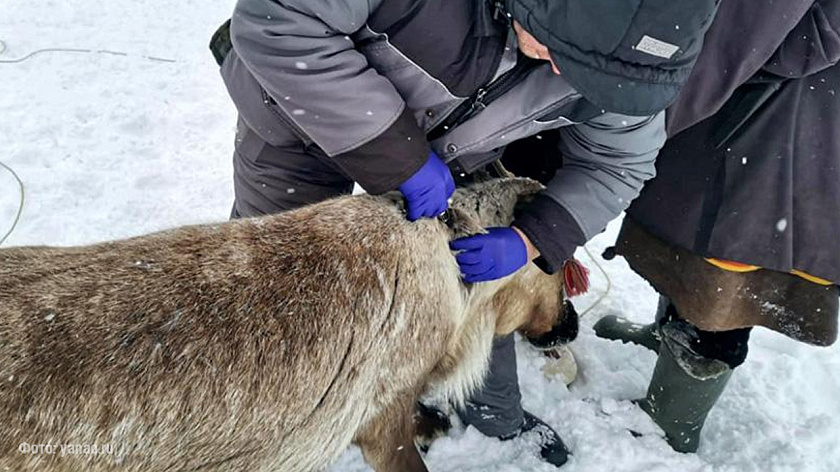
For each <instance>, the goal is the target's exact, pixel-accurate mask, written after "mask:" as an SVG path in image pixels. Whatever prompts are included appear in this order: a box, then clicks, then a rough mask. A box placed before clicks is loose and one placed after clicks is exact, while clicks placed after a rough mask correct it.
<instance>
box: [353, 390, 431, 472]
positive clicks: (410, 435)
mask: <svg viewBox="0 0 840 472" xmlns="http://www.w3.org/2000/svg"><path fill="white" fill-rule="evenodd" d="M414 410H415V400H414V397H409V398H405V399H399V400H397V401H396V402H395V403H394V404H392V405H390V406H389V407H387V408H386V409H384V410H383V411H382V412H381V413H380V415H379V416H378V417H377V418H375V419H374V420H372V421H371V422H370V423H369V424H368V425H367V426H365V428H364V429H362V431H361V432H360V433H359V434H358V435H357V436H356V443H357V444H358V445H359V447H360V448H361V449H362V454H364V456H365V460H366V461H367V463H368V464H370V466H371V467H373V470H375V471H376V472H428V469H427V468H426V464H424V463H423V459H422V458H421V457H420V453H419V452H417V448H416V447H415V445H414V428H415V425H414Z"/></svg>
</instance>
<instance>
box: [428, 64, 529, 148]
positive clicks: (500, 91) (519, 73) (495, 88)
mask: <svg viewBox="0 0 840 472" xmlns="http://www.w3.org/2000/svg"><path fill="white" fill-rule="evenodd" d="M540 65H542V61H538V60H536V59H531V58H529V57H526V56H524V55H521V54H520V56H519V59H518V60H517V62H516V65H515V66H514V67H513V69H511V70H509V71H507V72H505V73H504V74H502V76H501V77H499V78H498V79H496V80H495V81H493V82H492V83H491V84H490V85H487V86H486V87H480V88H479V89H478V90H476V91H475V92H474V93H473V94H472V95H471V96H470V98H468V99H466V100H464V101H463V102H462V103H461V104H460V105H458V107H457V108H455V110H453V111H452V113H450V114H449V116H447V117H446V119H445V120H443V121H442V122H441V123H440V124H438V125H437V126H435V127H434V128H432V130H431V131H429V133H428V134H427V135H426V139H428V140H429V141H434V140H436V139H438V138H440V137H441V136H443V135H445V134H446V133H447V132H448V131H449V130H450V129H452V128H454V127H456V126H458V125H460V124H462V123H464V122H465V121H467V120H469V119H470V118H472V117H473V116H475V115H476V113H478V112H480V111H481V110H483V109H485V108H487V107H488V106H489V105H490V104H491V103H493V102H494V101H495V100H496V99H498V98H499V97H501V96H502V95H504V94H506V93H507V92H509V91H510V90H511V89H512V88H514V87H515V86H516V85H517V84H519V82H521V81H522V80H523V79H524V78H525V77H526V76H527V75H528V74H530V73H531V71H533V70H534V69H536V68H537V67H539V66H540Z"/></svg>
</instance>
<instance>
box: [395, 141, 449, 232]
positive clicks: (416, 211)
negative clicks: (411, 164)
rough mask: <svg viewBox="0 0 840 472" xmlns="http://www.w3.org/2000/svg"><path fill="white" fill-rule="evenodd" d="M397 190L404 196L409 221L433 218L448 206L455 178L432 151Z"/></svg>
mask: <svg viewBox="0 0 840 472" xmlns="http://www.w3.org/2000/svg"><path fill="white" fill-rule="evenodd" d="M399 190H400V192H402V194H403V196H404V197H405V200H406V204H407V206H408V219H409V220H410V221H417V220H419V219H420V218H434V217H436V216H438V215H440V214H441V213H443V212H445V211H446V209H447V207H448V206H449V197H451V196H452V193H453V192H454V191H455V180H454V179H453V178H452V173H451V172H450V171H449V167H447V165H446V164H444V162H443V161H442V160H440V158H439V157H438V156H437V154H435V153H434V151H432V152H430V153H429V159H428V160H427V161H426V163H425V164H423V167H421V168H420V170H418V171H417V172H415V173H414V175H412V176H411V177H409V178H408V180H406V181H405V182H403V183H402V185H400V187H399Z"/></svg>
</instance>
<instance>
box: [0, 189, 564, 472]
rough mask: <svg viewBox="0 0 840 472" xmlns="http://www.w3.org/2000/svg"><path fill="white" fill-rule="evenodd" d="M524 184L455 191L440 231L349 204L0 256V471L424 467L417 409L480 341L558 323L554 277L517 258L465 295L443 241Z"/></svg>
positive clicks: (478, 376)
mask: <svg viewBox="0 0 840 472" xmlns="http://www.w3.org/2000/svg"><path fill="white" fill-rule="evenodd" d="M540 189H541V186H540V185H539V184H538V183H536V182H533V181H530V180H527V179H511V178H506V179H498V180H493V181H489V182H483V183H479V184H475V185H473V186H471V187H468V188H465V189H459V190H458V191H457V192H456V193H455V195H454V196H453V198H452V204H451V209H450V214H451V224H449V225H447V224H445V223H444V222H441V221H439V220H437V219H427V220H423V221H418V222H414V223H412V222H408V221H407V220H406V218H405V216H404V214H403V211H404V210H403V209H402V206H401V201H400V199H399V198H397V197H395V196H394V195H386V196H366V195H363V196H351V197H342V198H337V199H333V200H329V201H325V202H322V203H318V204H315V205H311V206H307V207H304V208H301V209H298V210H294V211H289V212H286V213H282V214H278V215H273V216H265V217H259V218H251V219H244V220H237V221H231V222H227V223H223V224H214V225H202V226H191V227H182V228H177V229H174V230H170V231H166V232H162V233H157V234H151V235H146V236H140V237H136V238H132V239H127V240H122V241H116V242H108V243H102V244H96V245H92V246H86V247H74V248H52V247H23V248H11V249H3V250H0V470H12V471H36V470H37V471H81V470H84V471H91V472H98V471H113V470H119V471H138V472H139V471H143V472H147V471H175V470H179V471H188V470H189V471H198V470H201V471H237V470H242V471H282V472H295V471H306V472H309V471H314V470H321V469H323V468H325V467H327V466H328V465H329V464H330V463H331V462H333V461H334V460H335V459H336V458H337V457H338V456H339V455H340V454H341V453H342V452H343V451H344V450H345V449H346V448H347V447H348V445H350V444H351V443H354V442H355V443H357V444H358V445H359V446H360V447H361V450H362V452H363V454H364V457H365V459H366V460H367V461H368V463H369V464H370V465H371V466H372V467H373V468H374V469H375V470H376V471H377V472H386V471H387V472H397V471H399V472H405V471H408V472H420V471H425V470H426V467H425V465H424V464H423V460H422V458H421V456H420V455H419V453H418V451H417V449H416V448H415V445H414V442H413V439H414V438H413V437H414V429H415V424H414V421H413V413H414V410H415V402H416V401H417V399H418V397H419V396H420V395H421V394H424V393H429V392H432V393H435V394H437V395H442V396H443V397H445V398H447V399H449V400H450V401H452V402H454V403H455V404H458V403H461V402H463V401H464V399H465V397H467V396H468V395H469V394H470V392H472V391H473V390H474V389H475V388H476V387H478V386H479V385H480V384H481V382H482V378H483V376H484V374H485V371H486V369H487V364H488V358H489V355H490V349H491V343H492V339H493V337H494V335H504V334H507V333H510V332H512V331H514V330H516V329H520V328H522V329H526V330H527V331H528V332H529V333H531V334H534V333H536V334H539V333H546V332H548V331H550V330H551V329H552V327H553V326H554V325H555V324H557V323H558V322H559V321H561V320H559V318H561V317H562V315H561V313H562V299H563V293H562V280H561V276H560V275H555V276H550V275H546V274H544V273H542V272H541V271H540V270H539V269H537V268H536V267H534V266H533V264H529V265H528V266H527V267H525V268H523V269H520V270H519V271H518V272H516V273H515V274H513V275H511V276H508V277H506V278H504V279H501V280H498V281H493V282H487V283H480V284H475V285H467V284H464V283H463V282H462V281H461V279H460V278H459V271H458V266H457V264H456V262H455V259H454V257H453V254H452V252H451V251H450V249H449V247H448V243H449V241H450V240H452V239H454V238H457V237H462V236H466V235H469V234H475V233H477V232H480V231H481V230H482V228H484V227H487V226H499V225H507V224H510V222H511V221H512V219H513V212H514V207H515V206H516V205H517V203H519V202H522V201H524V200H527V199H528V198H530V197H532V196H533V195H534V194H535V193H536V192H538V191H539V190H540ZM21 443H29V444H43V443H51V444H53V445H56V447H57V445H59V444H72V445H81V444H85V445H93V444H96V445H99V446H100V448H102V447H103V446H105V445H107V446H108V447H110V448H111V449H112V453H106V454H101V453H100V454H95V455H91V454H88V455H85V454H81V455H80V454H72V455H70V454H65V455H62V454H61V453H60V452H58V449H54V451H55V452H54V453H53V454H48V453H44V451H43V450H42V451H40V453H37V454H31V453H30V454H25V453H21V452H20V451H19V449H18V447H19V445H20V444H21Z"/></svg>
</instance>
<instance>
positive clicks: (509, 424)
mask: <svg viewBox="0 0 840 472" xmlns="http://www.w3.org/2000/svg"><path fill="white" fill-rule="evenodd" d="M543 141H544V142H543ZM552 142H553V143H554V144H556V140H555V141H552V140H551V139H545V140H543V139H540V142H539V145H540V146H541V147H545V145H550V144H551V143H552ZM534 143H536V142H534ZM511 149H512V150H514V151H516V152H514V153H513V154H514V156H513V157H514V160H513V161H512V162H511V165H513V166H514V167H516V170H517V171H518V173H524V172H522V171H521V170H520V168H521V167H522V163H523V162H526V161H530V162H543V161H544V162H548V163H549V165H554V166H555V168H556V164H554V163H555V162H556V153H557V151H556V147H554V151H553V153H552V155H551V157H553V159H552V158H545V159H541V160H538V159H531V158H529V159H527V160H525V159H518V158H517V157H523V158H524V157H526V156H528V157H533V156H534V155H535V154H536V155H537V156H540V154H541V153H540V152H535V151H534V149H532V148H530V147H527V146H526V147H522V146H512V147H511ZM506 159H507V158H506ZM539 165H541V164H539ZM233 170H234V172H233V179H234V192H235V197H236V199H235V202H234V205H233V210H232V212H231V218H240V217H252V216H259V215H266V214H272V213H279V212H282V211H285V210H291V209H294V208H298V207H300V206H303V205H306V204H310V203H315V202H319V201H322V200H326V199H328V198H332V197H337V196H340V195H346V194H349V193H350V192H352V190H353V181H352V180H351V179H349V178H348V177H347V176H346V175H345V174H344V173H343V172H342V171H341V170H340V169H339V168H338V167H337V166H336V165H335V164H334V163H332V162H331V160H330V159H329V158H328V157H327V156H326V155H324V154H323V152H321V151H320V150H319V149H317V148H316V147H310V148H304V147H303V145H302V144H295V145H290V146H286V147H274V146H271V145H269V144H267V143H265V142H264V141H263V140H262V139H261V138H260V137H259V136H257V135H256V133H254V132H253V131H252V130H249V129H248V128H247V126H246V125H245V124H244V123H243V122H242V121H241V120H240V123H239V129H238V131H237V140H236V152H235V154H234V158H233ZM551 172H552V173H553V169H552V170H551ZM541 180H542V179H541ZM520 401H521V394H520V392H519V382H518V379H517V374H516V353H515V351H514V339H513V335H509V336H505V337H503V338H499V339H497V340H496V341H495V342H494V344H493V352H492V357H491V361H490V371H489V373H488V375H487V378H486V379H485V382H484V387H483V389H481V390H480V391H478V392H477V393H476V394H475V395H473V397H472V398H471V399H470V400H469V401H468V402H467V405H466V407H465V409H464V410H463V411H460V412H459V414H460V416H461V418H462V419H463V421H464V422H465V423H467V424H471V425H473V426H474V427H476V428H477V429H478V430H479V431H481V432H482V433H483V434H486V435H488V436H503V435H508V434H511V433H513V432H515V431H516V429H517V428H518V427H519V426H520V425H521V424H522V422H523V413H522V406H521V403H520Z"/></svg>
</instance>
